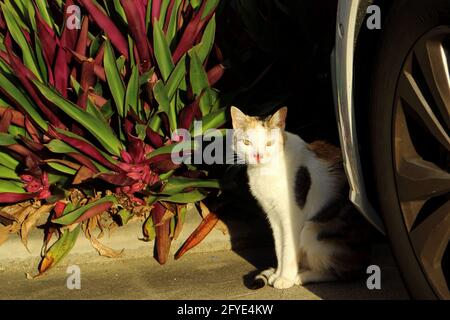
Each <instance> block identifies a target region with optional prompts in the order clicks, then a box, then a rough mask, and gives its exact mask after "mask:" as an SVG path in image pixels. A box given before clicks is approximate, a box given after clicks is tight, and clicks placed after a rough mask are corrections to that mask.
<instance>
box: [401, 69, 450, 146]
mask: <svg viewBox="0 0 450 320" xmlns="http://www.w3.org/2000/svg"><path fill="white" fill-rule="evenodd" d="M399 93H400V96H401V98H402V99H403V100H404V102H406V104H407V105H408V106H409V107H411V108H412V110H413V111H414V112H415V114H417V116H418V117H419V118H420V119H421V120H422V121H423V123H424V125H425V127H426V128H427V129H428V130H429V131H430V133H431V134H432V135H433V136H434V137H435V138H436V139H437V140H438V141H439V142H440V143H441V144H442V145H443V146H444V147H445V148H446V149H447V150H448V151H450V137H449V135H448V134H447V133H446V131H445V129H444V128H443V127H442V125H441V124H440V123H439V120H438V119H437V117H436V115H435V114H434V113H433V110H432V109H431V107H430V105H429V104H428V102H427V101H426V99H425V97H424V95H423V93H422V92H421V90H420V88H419V86H418V84H417V82H416V81H415V80H414V77H413V76H412V75H411V73H410V72H408V71H406V70H404V71H403V73H402V76H401V77H400V82H399Z"/></svg>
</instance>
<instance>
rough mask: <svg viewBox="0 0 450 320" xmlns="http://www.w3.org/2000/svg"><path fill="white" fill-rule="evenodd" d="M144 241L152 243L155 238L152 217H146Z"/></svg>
mask: <svg viewBox="0 0 450 320" xmlns="http://www.w3.org/2000/svg"><path fill="white" fill-rule="evenodd" d="M144 232H145V236H146V238H145V241H153V240H155V238H156V231H155V226H154V224H153V219H152V217H151V216H150V217H148V219H147V220H146V221H145V224H144Z"/></svg>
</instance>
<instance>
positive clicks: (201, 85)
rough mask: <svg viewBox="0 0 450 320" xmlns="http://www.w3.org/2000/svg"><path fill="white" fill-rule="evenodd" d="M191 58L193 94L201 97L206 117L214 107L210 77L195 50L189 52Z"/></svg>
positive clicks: (202, 110)
mask: <svg viewBox="0 0 450 320" xmlns="http://www.w3.org/2000/svg"><path fill="white" fill-rule="evenodd" d="M189 56H190V58H191V70H190V81H191V87H192V92H193V93H194V95H195V96H196V97H200V96H201V98H200V110H201V112H202V114H203V115H204V116H205V115H207V114H208V113H209V111H210V110H211V107H212V96H211V92H210V91H209V90H207V89H209V87H210V86H209V81H208V75H207V73H206V71H205V69H204V68H203V65H202V63H201V61H200V59H199V57H198V55H197V53H196V52H195V51H193V50H191V51H190V52H189Z"/></svg>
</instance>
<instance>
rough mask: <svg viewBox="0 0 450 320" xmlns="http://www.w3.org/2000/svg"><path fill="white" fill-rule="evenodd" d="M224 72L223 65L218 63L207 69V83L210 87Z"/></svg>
mask: <svg viewBox="0 0 450 320" xmlns="http://www.w3.org/2000/svg"><path fill="white" fill-rule="evenodd" d="M224 73H225V67H224V66H223V65H222V64H218V65H216V66H214V67H212V68H211V70H209V71H208V81H209V85H210V86H211V87H212V86H214V85H215V84H216V83H217V81H219V80H220V79H221V78H222V76H223V74H224Z"/></svg>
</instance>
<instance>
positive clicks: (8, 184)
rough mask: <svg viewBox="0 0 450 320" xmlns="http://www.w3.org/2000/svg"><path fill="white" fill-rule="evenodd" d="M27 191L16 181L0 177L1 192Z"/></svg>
mask: <svg viewBox="0 0 450 320" xmlns="http://www.w3.org/2000/svg"><path fill="white" fill-rule="evenodd" d="M6 192H8V193H9V192H10V193H26V191H25V190H24V189H23V188H22V187H20V186H19V185H17V184H16V183H14V182H12V181H8V180H1V179H0V193H6Z"/></svg>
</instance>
